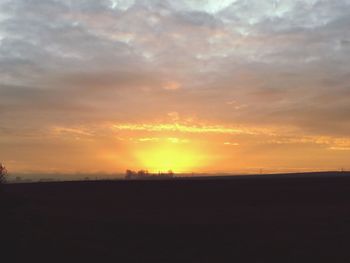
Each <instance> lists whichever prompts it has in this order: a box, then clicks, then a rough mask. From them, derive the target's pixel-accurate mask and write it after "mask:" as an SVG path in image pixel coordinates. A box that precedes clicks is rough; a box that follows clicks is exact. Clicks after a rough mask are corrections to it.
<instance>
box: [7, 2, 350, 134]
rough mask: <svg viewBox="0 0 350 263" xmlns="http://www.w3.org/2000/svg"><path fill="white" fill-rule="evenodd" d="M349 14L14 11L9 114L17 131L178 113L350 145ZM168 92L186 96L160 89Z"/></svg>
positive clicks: (10, 8) (285, 7)
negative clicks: (329, 137)
mask: <svg viewBox="0 0 350 263" xmlns="http://www.w3.org/2000/svg"><path fill="white" fill-rule="evenodd" d="M219 2H220V3H219ZM349 5H350V3H349V2H348V1H346V0H337V1H331V0H329V1H321V0H308V1H292V0H286V1H277V0H274V1H272V0H271V1H258V0H250V1H233V0H227V1H141V0H140V1H123V0H118V1H117V0H113V1H107V0H106V1H68V0H67V1H64V0H61V1H53V0H48V1H38V0H32V1H24V0H15V1H4V2H2V4H1V5H0V20H1V22H0V78H1V80H2V81H1V86H0V113H1V115H2V119H5V121H7V122H9V123H13V125H12V126H11V127H13V129H18V128H19V127H18V126H19V125H23V124H24V126H33V127H34V126H35V127H37V129H41V128H43V127H46V126H47V125H49V124H54V123H55V122H59V123H62V122H71V123H72V122H93V121H97V120H99V121H102V120H104V121H106V120H122V119H138V118H140V119H142V118H150V119H151V118H152V117H154V118H157V117H158V116H159V115H166V114H167V112H169V111H178V112H184V113H185V112H189V113H191V114H195V115H197V116H198V118H202V119H209V120H220V121H225V122H228V123H242V124H247V123H248V124H256V125H264V124H271V125H272V124H275V125H276V124H278V125H281V126H283V125H294V126H295V127H298V128H300V129H302V130H304V131H305V132H310V133H314V134H343V135H344V134H347V133H348V132H350V128H349V127H350V117H349V116H350V109H349V107H348V105H349V86H348V83H349V77H350V72H349V69H350V65H349V64H350V55H349V54H350V52H349V42H350V30H349V27H348V25H349V10H350V9H349ZM168 82H176V83H178V86H179V87H180V88H179V89H178V90H164V89H162V87H164V86H165V85H166V83H168ZM232 101H235V102H234V103H231V104H228V103H227V102H232ZM140 108H145V109H146V110H142V111H140ZM213 109H215V110H213ZM67 112H70V114H69V117H67V116H65V114H66V113H67ZM14 119H17V120H18V121H17V122H16V121H14ZM20 123H21V124H20ZM31 123H34V124H35V125H34V124H33V125H32V124H31ZM0 132H1V131H0Z"/></svg>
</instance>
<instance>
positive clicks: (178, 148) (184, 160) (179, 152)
mask: <svg viewBox="0 0 350 263" xmlns="http://www.w3.org/2000/svg"><path fill="white" fill-rule="evenodd" d="M137 158H138V160H139V162H140V165H141V166H142V167H141V168H142V169H147V170H148V171H150V172H152V173H156V172H165V171H168V170H172V171H174V172H175V173H183V172H192V171H193V169H196V168H198V167H199V165H200V155H199V154H198V153H197V152H196V151H195V150H194V149H190V148H189V147H184V146H182V145H174V144H166V145H159V146H154V147H147V148H146V149H143V150H140V151H138V153H137Z"/></svg>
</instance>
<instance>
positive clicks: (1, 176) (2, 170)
mask: <svg viewBox="0 0 350 263" xmlns="http://www.w3.org/2000/svg"><path fill="white" fill-rule="evenodd" d="M6 177H7V170H6V167H5V166H4V165H3V164H2V163H0V185H2V184H4V183H5V182H6Z"/></svg>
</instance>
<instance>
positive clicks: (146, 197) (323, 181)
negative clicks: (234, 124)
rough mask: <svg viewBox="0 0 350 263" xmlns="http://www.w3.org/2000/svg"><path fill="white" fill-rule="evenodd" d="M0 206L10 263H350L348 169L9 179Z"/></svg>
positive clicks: (5, 249) (3, 245)
mask: <svg viewBox="0 0 350 263" xmlns="http://www.w3.org/2000/svg"><path fill="white" fill-rule="evenodd" d="M0 205H1V219H0V223H1V241H2V242H4V243H3V244H2V245H1V249H2V251H3V253H2V255H4V254H5V253H7V254H9V255H10V256H11V257H12V261H11V262H16V261H19V260H27V259H29V258H31V257H35V258H36V259H37V260H40V259H44V260H45V261H46V262H54V261H57V262H62V261H66V262H73V261H74V260H75V261H76V262H83V261H95V262H97V261H98V262H108V259H109V258H114V259H115V262H178V263H180V262H350V249H349V244H350V173H323V174H299V175H291V176H284V175H282V176H262V177H227V178H216V179H214V178H207V179H205V178H201V179H193V180H190V179H186V180H185V179H182V180H168V181H105V182H104V181H94V182H59V183H31V184H11V185H6V186H5V188H4V191H3V194H2V195H1V201H0ZM7 262H10V261H7Z"/></svg>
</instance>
